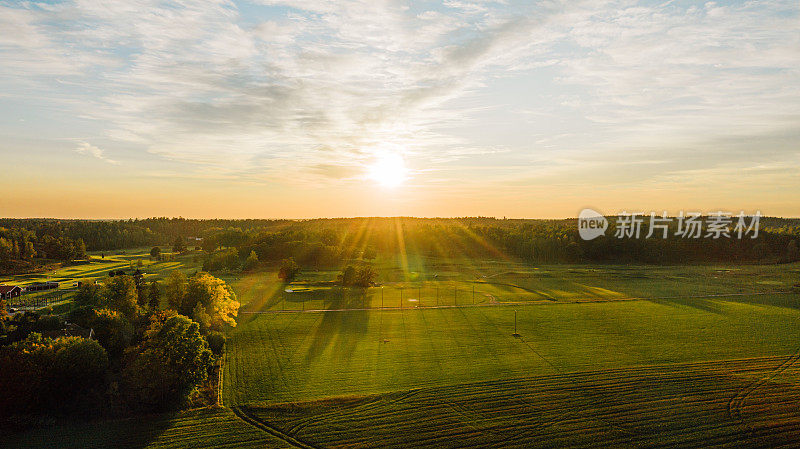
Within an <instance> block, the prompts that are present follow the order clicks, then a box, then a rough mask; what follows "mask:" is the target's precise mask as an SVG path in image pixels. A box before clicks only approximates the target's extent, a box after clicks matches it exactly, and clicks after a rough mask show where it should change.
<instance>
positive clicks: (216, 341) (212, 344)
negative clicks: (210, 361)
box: [206, 331, 225, 356]
mask: <svg viewBox="0 0 800 449" xmlns="http://www.w3.org/2000/svg"><path fill="white" fill-rule="evenodd" d="M206 341H207V342H208V347H209V349H211V352H212V353H214V355H216V356H220V355H222V353H223V352H225V334H223V333H222V332H217V331H212V332H209V333H208V335H206Z"/></svg>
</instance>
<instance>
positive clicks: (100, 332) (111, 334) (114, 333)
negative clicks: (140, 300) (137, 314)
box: [88, 309, 133, 358]
mask: <svg viewBox="0 0 800 449" xmlns="http://www.w3.org/2000/svg"><path fill="white" fill-rule="evenodd" d="M88 324H89V326H90V327H91V328H92V329H94V334H95V337H96V338H97V341H98V342H99V343H100V345H101V346H103V348H105V350H106V351H107V352H108V354H109V356H111V357H112V358H116V357H118V356H120V355H122V353H123V352H124V351H125V349H126V348H127V347H128V345H130V343H131V340H132V339H133V325H132V324H131V323H130V321H128V320H127V319H125V317H124V316H122V315H121V314H120V313H119V312H115V311H112V310H107V309H100V310H96V311H95V316H94V317H93V318H92V319H91V320H90V321H89V323H88Z"/></svg>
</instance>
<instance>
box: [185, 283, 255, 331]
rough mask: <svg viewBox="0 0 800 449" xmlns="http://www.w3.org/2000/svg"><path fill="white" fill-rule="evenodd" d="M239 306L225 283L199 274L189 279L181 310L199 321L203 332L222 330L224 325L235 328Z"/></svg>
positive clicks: (234, 295)
mask: <svg viewBox="0 0 800 449" xmlns="http://www.w3.org/2000/svg"><path fill="white" fill-rule="evenodd" d="M239 305H240V304H239V302H238V301H236V294H234V293H233V290H231V288H230V287H229V286H228V285H227V284H226V283H225V281H223V280H222V279H218V278H216V277H214V276H212V275H210V274H208V273H204V272H200V273H197V274H196V275H194V276H192V277H191V278H189V288H188V291H187V292H186V298H185V299H184V301H183V304H182V308H181V310H182V311H183V312H184V313H185V314H187V315H189V314H190V315H191V316H192V317H197V318H198V319H199V320H201V324H203V331H208V330H209V329H213V330H222V329H224V328H225V326H226V325H230V326H236V315H238V313H239ZM198 306H199V308H198ZM201 309H202V310H201Z"/></svg>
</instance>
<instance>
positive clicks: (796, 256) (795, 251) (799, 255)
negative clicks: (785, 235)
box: [786, 239, 800, 262]
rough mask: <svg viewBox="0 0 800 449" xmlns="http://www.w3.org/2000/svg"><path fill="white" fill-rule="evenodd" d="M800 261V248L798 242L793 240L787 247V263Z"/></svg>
mask: <svg viewBox="0 0 800 449" xmlns="http://www.w3.org/2000/svg"><path fill="white" fill-rule="evenodd" d="M798 260H800V248H798V245H797V240H794V239H792V241H790V242H789V244H788V245H787V246H786V261H787V262H797V261H798Z"/></svg>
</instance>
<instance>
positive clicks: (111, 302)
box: [104, 275, 139, 320]
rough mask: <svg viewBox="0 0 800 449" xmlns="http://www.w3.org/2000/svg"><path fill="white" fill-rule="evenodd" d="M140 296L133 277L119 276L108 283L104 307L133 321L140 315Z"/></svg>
mask: <svg viewBox="0 0 800 449" xmlns="http://www.w3.org/2000/svg"><path fill="white" fill-rule="evenodd" d="M138 300H139V294H138V291H137V290H136V282H135V281H134V280H133V277H131V276H125V275H122V276H120V275H117V276H114V277H113V278H112V279H110V280H108V281H107V282H106V288H105V292H104V305H105V306H106V307H108V308H110V309H112V310H116V311H118V312H120V313H122V314H123V315H124V316H125V317H126V318H128V319H130V320H132V319H133V318H135V317H136V314H138V313H139V304H138Z"/></svg>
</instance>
